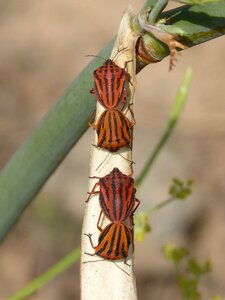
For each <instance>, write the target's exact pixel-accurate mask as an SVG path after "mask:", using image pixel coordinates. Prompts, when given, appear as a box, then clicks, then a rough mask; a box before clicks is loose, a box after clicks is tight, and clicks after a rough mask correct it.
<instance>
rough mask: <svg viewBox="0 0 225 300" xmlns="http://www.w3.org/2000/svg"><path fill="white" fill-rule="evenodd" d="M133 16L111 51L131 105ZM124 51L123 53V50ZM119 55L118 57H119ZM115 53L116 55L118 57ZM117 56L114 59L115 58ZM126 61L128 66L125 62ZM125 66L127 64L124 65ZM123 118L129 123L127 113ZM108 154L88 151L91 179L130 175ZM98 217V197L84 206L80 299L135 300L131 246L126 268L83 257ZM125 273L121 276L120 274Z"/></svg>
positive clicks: (96, 234) (119, 160)
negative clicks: (126, 79)
mask: <svg viewBox="0 0 225 300" xmlns="http://www.w3.org/2000/svg"><path fill="white" fill-rule="evenodd" d="M132 19H133V13H132V8H131V7H129V8H128V10H127V11H126V12H125V14H124V16H123V18H122V21H121V24H120V28H119V32H118V38H117V41H116V43H115V46H114V48H113V51H112V54H111V59H114V61H115V63H116V64H117V65H118V66H120V67H122V68H124V67H125V65H126V68H127V72H128V73H129V74H130V82H131V83H132V84H131V83H129V82H128V90H129V93H128V99H127V100H128V102H131V103H133V102H134V91H135V86H136V77H135V64H136V62H135V44H136V39H137V36H136V35H135V33H134V32H133V31H132V29H131V27H130V25H131V24H132ZM122 49H123V50H122ZM118 51H119V53H118ZM117 53H118V54H117ZM116 54H117V55H116ZM128 61H129V62H128ZM126 62H128V63H127V64H126ZM103 110H104V108H103V107H102V106H101V105H100V104H99V103H97V107H96V119H95V122H96V121H97V120H98V118H99V116H100V114H101V113H102V112H103ZM125 113H126V116H127V117H128V118H129V119H131V115H130V112H129V110H128V111H127V112H126V109H125ZM93 135H94V136H93V140H92V144H94V145H96V143H97V134H96V131H95V130H94V134H93ZM118 152H119V153H121V154H122V156H123V157H125V158H127V159H128V160H132V153H131V151H130V150H129V149H127V148H123V149H121V150H120V151H118ZM108 153H109V152H108V151H106V150H102V149H96V148H95V147H93V146H92V147H91V160H90V176H98V177H103V176H105V175H106V174H108V173H109V172H110V171H112V169H113V168H114V167H117V168H119V169H120V171H121V172H123V173H124V174H127V175H130V174H131V164H130V162H129V161H128V160H126V159H124V158H123V157H121V155H119V154H118V153H117V152H116V153H112V154H109V156H108V158H107V159H106V160H105V161H104V159H105V158H106V156H107V155H108ZM103 161H104V163H103V164H102V165H101V166H100V168H99V169H98V170H97V171H96V169H97V168H98V167H99V165H100V164H101V163H102V162H103ZM97 181H98V179H90V181H89V191H91V190H92V188H93V186H94V184H95V183H96V182H97ZM99 213H100V207H99V197H98V195H93V196H92V197H91V199H90V201H89V202H88V203H87V205H86V208H85V214H84V222H83V229H82V237H81V244H82V247H81V299H82V300H122V299H124V300H136V299H137V291H136V281H135V276H134V270H133V265H134V262H133V257H134V255H133V250H132V246H130V249H129V253H130V254H129V257H128V260H127V263H128V264H129V266H128V265H126V264H124V262H123V261H115V263H116V264H115V263H114V262H112V261H109V260H104V259H102V258H100V257H99V256H97V255H95V256H89V255H87V254H85V252H87V253H94V249H93V248H92V247H91V245H90V241H89V239H88V237H87V236H85V235H84V234H85V233H86V234H89V233H91V234H92V238H93V242H94V245H97V243H98V237H99V233H100V232H99V230H98V229H97V226H96V225H97V220H98V217H99ZM106 224H108V221H107V220H106V219H104V222H103V224H102V227H103V228H104V227H105V226H106ZM121 269H122V270H124V271H125V272H123V271H122V270H121Z"/></svg>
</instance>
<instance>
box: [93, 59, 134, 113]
mask: <svg viewBox="0 0 225 300" xmlns="http://www.w3.org/2000/svg"><path fill="white" fill-rule="evenodd" d="M93 76H94V87H93V88H92V89H91V90H90V92H91V93H92V94H94V95H95V96H96V98H97V100H98V101H99V103H100V104H101V105H102V106H104V108H106V109H113V108H119V106H120V105H121V104H123V105H125V104H126V94H127V91H126V80H128V79H129V74H128V73H127V72H126V70H125V69H123V68H121V67H119V66H117V65H116V64H115V63H114V62H113V61H112V60H111V59H107V60H106V61H105V63H104V64H103V65H102V66H101V67H99V68H97V69H96V70H95V71H94V73H93Z"/></svg>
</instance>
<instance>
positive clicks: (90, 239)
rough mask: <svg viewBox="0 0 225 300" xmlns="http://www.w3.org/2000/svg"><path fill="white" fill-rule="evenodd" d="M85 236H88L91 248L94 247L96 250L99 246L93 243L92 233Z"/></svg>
mask: <svg viewBox="0 0 225 300" xmlns="http://www.w3.org/2000/svg"><path fill="white" fill-rule="evenodd" d="M84 235H86V236H88V238H89V241H90V243H91V247H92V248H93V249H96V247H97V246H94V244H93V241H92V238H91V236H92V234H91V233H88V234H87V233H85V234H84ZM86 254H89V253H86ZM89 255H95V253H94V254H89Z"/></svg>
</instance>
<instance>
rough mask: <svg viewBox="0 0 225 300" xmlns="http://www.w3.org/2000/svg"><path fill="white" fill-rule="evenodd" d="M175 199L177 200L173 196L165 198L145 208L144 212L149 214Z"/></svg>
mask: <svg viewBox="0 0 225 300" xmlns="http://www.w3.org/2000/svg"><path fill="white" fill-rule="evenodd" d="M175 200H177V199H176V198H174V197H171V198H169V199H166V200H164V201H162V202H160V203H159V204H157V205H155V206H153V207H150V208H149V209H147V211H146V213H147V215H149V216H150V215H151V214H152V213H153V212H155V211H158V210H160V209H161V208H163V207H164V206H167V205H168V204H170V203H172V202H174V201H175Z"/></svg>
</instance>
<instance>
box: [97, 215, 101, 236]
mask: <svg viewBox="0 0 225 300" xmlns="http://www.w3.org/2000/svg"><path fill="white" fill-rule="evenodd" d="M101 217H102V210H101V212H100V214H99V217H98V222H97V228H98V230H99V231H102V228H101V227H100V226H99V223H100V220H101Z"/></svg>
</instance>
